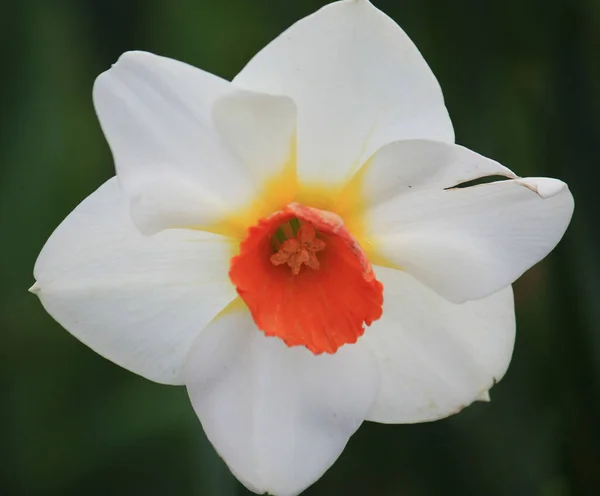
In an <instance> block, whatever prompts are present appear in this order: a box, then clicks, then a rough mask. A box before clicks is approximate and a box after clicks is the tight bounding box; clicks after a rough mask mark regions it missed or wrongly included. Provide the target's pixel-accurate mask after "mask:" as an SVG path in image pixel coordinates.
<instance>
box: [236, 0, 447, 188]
mask: <svg viewBox="0 0 600 496" xmlns="http://www.w3.org/2000/svg"><path fill="white" fill-rule="evenodd" d="M233 83H234V84H235V85H237V86H241V87H243V88H247V89H251V90H255V91H261V92H266V93H272V94H281V95H287V96H290V97H292V99H293V100H294V102H295V103H296V105H297V107H298V168H299V176H300V179H301V180H303V181H304V182H306V183H309V184H314V183H315V182H319V183H327V184H336V183H339V182H341V181H344V180H345V179H347V178H348V177H350V175H351V174H352V173H353V172H354V171H355V170H356V168H358V167H359V166H360V165H361V164H362V163H363V162H364V160H366V159H367V158H368V157H370V156H371V155H372V154H373V153H374V152H375V151H376V150H377V149H378V148H379V147H381V146H382V145H384V144H386V143H389V142H391V141H394V140H398V139H410V138H429V139H435V140H440V141H448V142H452V141H454V132H453V129H452V124H451V122H450V119H449V117H448V113H447V111H446V108H445V106H444V101H443V97H442V92H441V90H440V87H439V85H438V83H437V81H436V79H435V77H434V75H433V74H432V72H431V70H430V69H429V67H428V66H427V63H426V62H425V60H424V59H423V57H422V56H421V54H420V53H419V51H418V50H417V48H416V47H415V46H414V44H413V43H412V42H411V41H410V39H409V38H408V36H407V35H406V34H405V33H404V32H403V31H402V29H400V27H399V26H398V25H397V24H396V23H395V22H394V21H392V20H391V19H390V18H389V17H387V16H386V15H385V14H383V13H382V12H381V11H379V10H378V9H376V8H375V7H373V5H371V4H370V3H369V2H368V1H366V0H346V1H342V2H336V3H332V4H330V5H328V6H326V7H324V8H322V9H321V10H319V11H318V12H316V13H314V14H312V15H310V16H308V17H306V18H305V19H302V20H301V21H299V22H297V23H296V24H294V25H293V26H292V27H291V28H289V29H288V30H287V31H285V32H284V33H283V34H282V35H280V36H279V37H278V38H276V39H275V40H274V41H273V42H271V43H270V44H269V45H267V47H266V48H264V49H263V50H262V51H261V52H259V53H258V54H257V55H256V56H255V57H254V58H253V59H252V60H251V61H250V62H249V64H248V65H247V66H246V67H245V68H244V69H243V70H242V72H241V73H240V74H238V75H237V76H236V78H235V79H234V80H233Z"/></svg>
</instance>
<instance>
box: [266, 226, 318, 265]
mask: <svg viewBox="0 0 600 496" xmlns="http://www.w3.org/2000/svg"><path fill="white" fill-rule="evenodd" d="M294 221H295V222H294ZM298 226H299V227H298ZM281 232H283V233H285V234H286V236H287V235H289V234H292V235H294V233H295V236H294V237H289V236H288V239H286V240H285V241H283V243H282V244H281V246H280V248H279V249H278V251H277V252H276V253H273V255H271V263H272V264H273V265H283V264H288V265H289V267H290V268H291V269H292V274H294V275H298V274H299V273H300V268H301V267H302V265H306V266H307V267H310V268H311V269H313V270H319V259H318V258H317V252H320V251H322V250H324V249H325V241H323V240H322V239H318V238H317V237H316V236H317V233H316V231H315V228H314V227H313V225H312V224H310V223H308V222H307V223H303V224H302V225H300V224H299V221H298V219H291V220H290V221H289V223H286V224H285V225H284V226H281V227H280V228H279V229H278V230H277V232H276V235H277V233H281ZM277 240H278V241H280V242H281V237H280V235H277Z"/></svg>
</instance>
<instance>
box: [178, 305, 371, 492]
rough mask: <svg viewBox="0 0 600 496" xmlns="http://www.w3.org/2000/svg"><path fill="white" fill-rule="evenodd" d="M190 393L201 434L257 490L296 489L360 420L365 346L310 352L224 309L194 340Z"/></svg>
mask: <svg viewBox="0 0 600 496" xmlns="http://www.w3.org/2000/svg"><path fill="white" fill-rule="evenodd" d="M186 384H187V387H188V392H189V394H190V398H191V400H192V404H193V405H194V409H195V410H196V413H197V414H198V416H199V418H200V421H201V422H202V426H203V427H204V431H205V433H206V435H207V436H208V439H209V440H210V441H211V443H212V444H213V445H214V446H215V449H216V450H217V451H218V453H219V454H220V455H221V456H222V457H223V459H224V460H225V462H226V463H227V465H228V466H229V468H230V469H231V471H232V472H233V473H234V474H235V475H236V477H238V479H240V481H241V482H242V483H243V484H244V485H246V486H247V487H248V488H249V489H251V490H253V491H255V492H260V493H262V492H268V493H270V494H276V495H278V496H286V495H294V494H298V493H300V492H301V491H302V490H303V489H305V488H306V487H308V486H309V485H310V484H312V483H313V482H315V481H316V480H317V479H318V478H319V477H321V475H323V473H324V472H325V471H326V470H327V469H328V468H329V467H330V466H331V465H332V464H333V462H334V461H335V460H336V459H337V457H338V456H339V455H340V453H341V452H342V450H343V449H344V446H345V445H346V443H347V441H348V438H349V437H350V436H351V435H352V434H353V433H354V431H355V430H356V429H357V428H358V427H359V426H360V424H361V423H362V421H363V419H364V418H365V415H366V413H367V411H368V410H369V408H370V407H371V404H372V402H373V398H374V397H375V394H376V392H377V388H378V385H379V375H378V372H377V364H376V363H375V362H374V361H373V357H372V356H371V354H370V352H369V351H368V350H367V349H366V348H365V347H363V346H356V345H352V346H344V347H342V348H341V349H340V350H339V351H338V352H337V353H335V354H334V355H326V354H325V355H320V356H315V355H313V354H312V353H311V352H309V351H307V350H306V349H305V348H303V347H293V348H289V347H287V346H286V345H285V344H284V343H283V341H281V340H280V339H279V338H272V337H271V338H267V337H265V336H264V334H263V333H262V332H260V331H258V330H257V329H256V327H255V325H254V322H253V320H252V317H251V316H250V313H249V312H248V311H247V310H246V309H245V307H244V308H240V309H228V310H226V311H225V312H224V313H223V314H222V315H221V316H219V317H218V318H217V319H215V320H214V321H213V322H212V323H211V324H210V325H209V326H208V327H207V328H206V329H205V330H204V331H203V332H202V334H201V335H200V336H199V337H198V339H197V340H196V341H195V343H194V345H193V347H192V350H191V352H190V355H189V357H188V363H187V379H186Z"/></svg>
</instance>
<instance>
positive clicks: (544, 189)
mask: <svg viewBox="0 0 600 496" xmlns="http://www.w3.org/2000/svg"><path fill="white" fill-rule="evenodd" d="M517 182H518V183H519V184H521V185H522V186H525V187H526V188H528V189H530V190H531V191H533V192H534V193H536V194H537V195H538V196H539V197H540V198H542V199H543V200H546V199H548V198H552V197H553V196H556V195H557V194H559V193H561V192H562V191H564V190H565V189H568V186H567V185H566V183H564V182H562V181H560V180H559V179H553V178H549V177H526V178H521V179H518V180H517Z"/></svg>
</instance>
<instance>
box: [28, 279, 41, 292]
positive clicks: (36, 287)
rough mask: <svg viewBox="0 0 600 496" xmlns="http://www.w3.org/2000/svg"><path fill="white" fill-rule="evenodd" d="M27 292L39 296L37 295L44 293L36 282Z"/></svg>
mask: <svg viewBox="0 0 600 496" xmlns="http://www.w3.org/2000/svg"><path fill="white" fill-rule="evenodd" d="M27 291H29V292H30V293H33V294H34V295H37V294H40V292H41V291H42V288H41V287H40V285H39V284H38V282H37V281H36V282H35V283H34V285H33V286H31V287H30V288H29V289H28V290H27Z"/></svg>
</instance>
